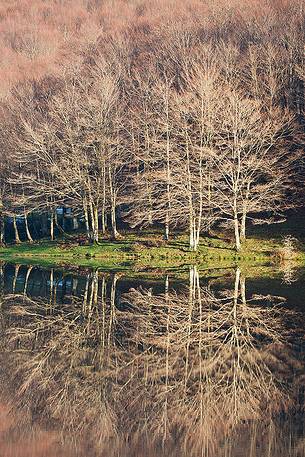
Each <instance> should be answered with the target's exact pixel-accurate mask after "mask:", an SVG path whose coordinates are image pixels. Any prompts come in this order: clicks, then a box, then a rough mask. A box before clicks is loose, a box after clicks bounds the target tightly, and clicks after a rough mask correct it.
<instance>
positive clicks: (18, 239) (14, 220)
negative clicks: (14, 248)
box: [13, 215, 21, 244]
mask: <svg viewBox="0 0 305 457" xmlns="http://www.w3.org/2000/svg"><path fill="white" fill-rule="evenodd" d="M13 226H14V232H15V242H16V243H17V244H20V243H21V240H20V237H19V232H18V225H17V219H16V216H15V215H14V216H13Z"/></svg>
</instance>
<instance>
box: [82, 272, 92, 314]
mask: <svg viewBox="0 0 305 457" xmlns="http://www.w3.org/2000/svg"><path fill="white" fill-rule="evenodd" d="M89 281H90V274H89V273H88V274H87V275H86V284H85V290H84V298H83V313H84V314H85V313H86V310H87V307H88V294H89Z"/></svg>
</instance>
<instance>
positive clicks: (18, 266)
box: [12, 264, 20, 294]
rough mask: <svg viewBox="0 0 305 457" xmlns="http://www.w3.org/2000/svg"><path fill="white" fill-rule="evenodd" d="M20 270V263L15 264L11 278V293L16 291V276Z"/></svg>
mask: <svg viewBox="0 0 305 457" xmlns="http://www.w3.org/2000/svg"><path fill="white" fill-rule="evenodd" d="M19 270H20V265H18V264H16V265H15V273H14V279H13V286H12V293H13V294H15V293H16V286H17V278H18V274H19Z"/></svg>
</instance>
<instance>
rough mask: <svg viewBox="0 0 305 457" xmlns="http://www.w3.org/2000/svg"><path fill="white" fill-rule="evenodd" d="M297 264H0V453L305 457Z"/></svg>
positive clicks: (303, 305) (15, 456) (10, 456)
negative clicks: (111, 268)
mask: <svg viewBox="0 0 305 457" xmlns="http://www.w3.org/2000/svg"><path fill="white" fill-rule="evenodd" d="M304 279H305V270H300V269H298V270H297V269H294V268H291V266H288V268H284V269H283V270H282V271H276V272H275V271H274V270H273V269H271V268H270V269H267V268H265V269H262V271H261V275H260V276H258V271H251V269H250V270H249V269H247V270H246V271H245V270H244V271H243V270H242V269H240V268H236V269H228V270H221V271H220V270H214V271H213V270H210V271H208V272H207V271H203V270H200V269H198V268H196V267H189V268H187V269H186V270H185V271H184V272H183V271H182V272H178V273H177V272H176V273H173V272H166V271H164V272H160V271H159V272H149V273H143V272H142V273H141V272H140V273H139V272H137V273H135V272H126V271H125V272H103V271H102V269H99V271H96V270H89V269H83V270H80V269H79V270H75V269H74V270H73V271H72V270H71V271H69V269H68V268H66V269H65V270H62V269H51V268H50V269H46V268H40V267H37V266H33V267H31V266H25V265H13V264H3V265H1V266H0V297H1V311H0V330H1V333H0V351H1V355H0V356H1V368H0V382H1V396H0V456H1V457H2V456H3V457H70V456H71V457H72V456H73V457H74V456H76V457H98V456H99V457H106V456H110V455H111V456H115V457H123V456H124V457H142V456H148V457H157V456H158V457H159V456H161V457H162V456H164V457H165V456H166V457H174V456H175V457H187V456H188V457H189V456H190V457H192V456H194V457H197V456H198V457H199V456H202V457H247V456H249V457H290V456H291V457H301V456H305V429H304V427H305V421H304V420H305V416H304V402H305V398H304V385H305V352H304V349H305V326H304V323H305V299H304V297H305V295H304V291H305V280H304Z"/></svg>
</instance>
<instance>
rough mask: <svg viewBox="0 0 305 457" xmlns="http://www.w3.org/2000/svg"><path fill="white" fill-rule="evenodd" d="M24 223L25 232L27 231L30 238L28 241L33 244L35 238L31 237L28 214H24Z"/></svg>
mask: <svg viewBox="0 0 305 457" xmlns="http://www.w3.org/2000/svg"><path fill="white" fill-rule="evenodd" d="M24 223H25V231H26V236H27V238H28V241H29V242H30V243H33V238H32V236H31V232H30V229H29V223H28V216H27V214H26V212H24Z"/></svg>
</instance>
